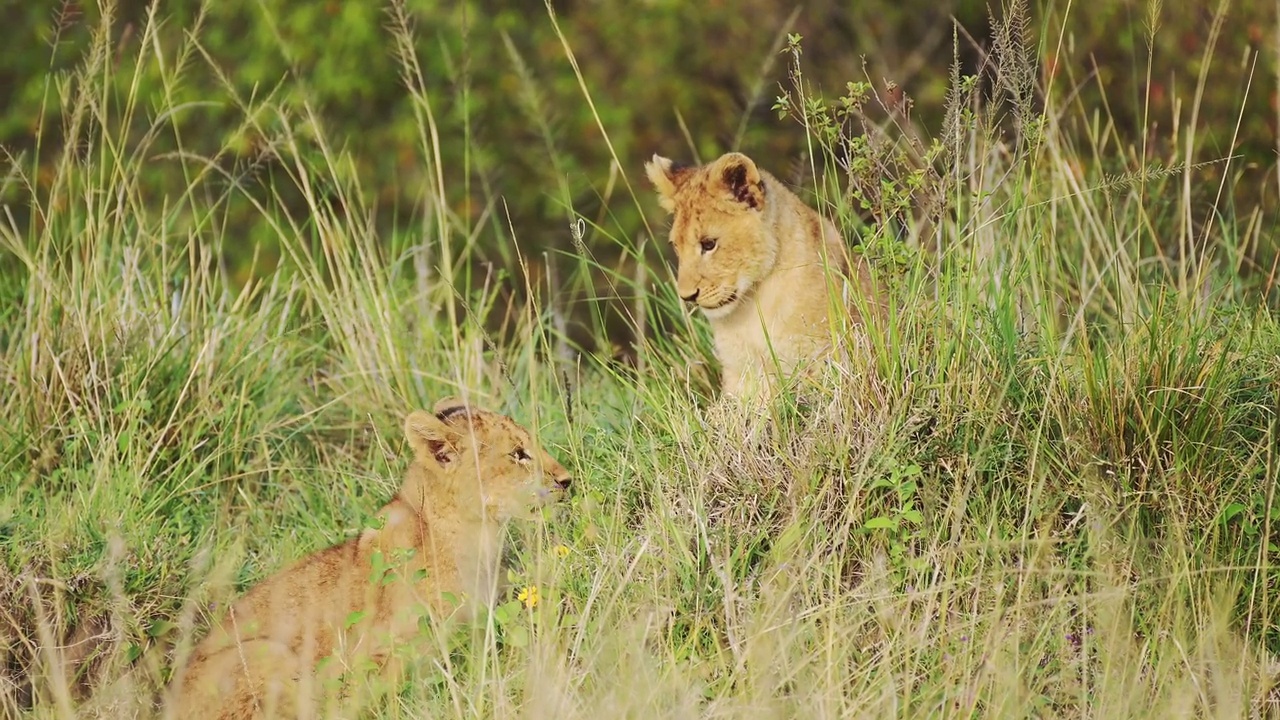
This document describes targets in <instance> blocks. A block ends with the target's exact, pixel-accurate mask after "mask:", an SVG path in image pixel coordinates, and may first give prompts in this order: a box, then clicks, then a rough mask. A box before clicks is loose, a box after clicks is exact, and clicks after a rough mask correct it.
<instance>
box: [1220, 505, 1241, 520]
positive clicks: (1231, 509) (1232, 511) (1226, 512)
mask: <svg viewBox="0 0 1280 720" xmlns="http://www.w3.org/2000/svg"><path fill="white" fill-rule="evenodd" d="M1245 510H1248V508H1247V507H1245V506H1244V504H1243V503H1231V504H1230V505H1228V506H1226V507H1225V508H1223V509H1222V517H1221V519H1220V522H1224V523H1227V522H1231V520H1232V518H1234V517H1236V516H1237V515H1239V514H1240V513H1242V512H1244V511H1245Z"/></svg>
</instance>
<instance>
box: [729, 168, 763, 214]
mask: <svg viewBox="0 0 1280 720" xmlns="http://www.w3.org/2000/svg"><path fill="white" fill-rule="evenodd" d="M721 178H722V180H723V181H724V185H725V187H727V188H729V192H731V193H732V194H733V199H734V200H737V201H738V202H740V203H742V204H744V205H746V206H747V207H749V208H751V209H752V210H756V209H758V208H759V207H760V206H761V205H762V204H763V202H764V181H763V180H761V181H760V182H759V183H755V184H754V185H753V184H752V183H751V182H750V181H749V180H748V179H747V166H746V165H743V164H741V163H733V164H732V165H730V166H729V167H727V168H725V169H724V174H723V175H722V176H721Z"/></svg>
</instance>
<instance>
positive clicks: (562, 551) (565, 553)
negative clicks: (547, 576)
mask: <svg viewBox="0 0 1280 720" xmlns="http://www.w3.org/2000/svg"><path fill="white" fill-rule="evenodd" d="M551 552H554V553H555V554H556V557H558V558H566V557H569V546H568V545H557V546H555V547H553V548H551Z"/></svg>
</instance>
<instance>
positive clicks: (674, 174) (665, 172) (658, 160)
mask: <svg viewBox="0 0 1280 720" xmlns="http://www.w3.org/2000/svg"><path fill="white" fill-rule="evenodd" d="M691 171H692V168H689V167H686V166H684V165H680V164H678V163H675V162H672V161H671V160H670V159H668V158H664V157H662V156H661V155H654V156H653V159H652V160H650V161H649V162H647V163H645V164H644V173H645V175H648V176H649V182H651V183H653V187H654V189H655V190H657V191H658V204H659V205H661V206H662V209H663V210H666V211H667V212H669V213H670V212H675V211H676V200H675V196H676V190H677V189H678V188H679V187H680V186H681V185H682V184H684V181H685V180H686V179H688V177H689V173H690V172H691Z"/></svg>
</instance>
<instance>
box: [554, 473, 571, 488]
mask: <svg viewBox="0 0 1280 720" xmlns="http://www.w3.org/2000/svg"><path fill="white" fill-rule="evenodd" d="M571 482H573V477H572V476H569V475H563V476H561V477H558V478H556V487H558V488H560V489H561V490H568V489H569V483H571Z"/></svg>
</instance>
